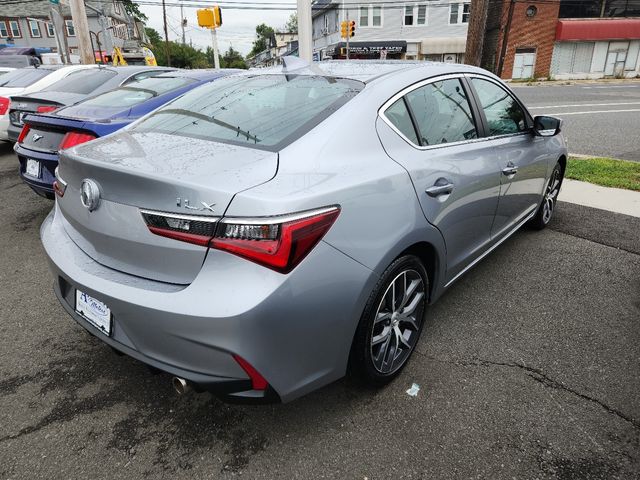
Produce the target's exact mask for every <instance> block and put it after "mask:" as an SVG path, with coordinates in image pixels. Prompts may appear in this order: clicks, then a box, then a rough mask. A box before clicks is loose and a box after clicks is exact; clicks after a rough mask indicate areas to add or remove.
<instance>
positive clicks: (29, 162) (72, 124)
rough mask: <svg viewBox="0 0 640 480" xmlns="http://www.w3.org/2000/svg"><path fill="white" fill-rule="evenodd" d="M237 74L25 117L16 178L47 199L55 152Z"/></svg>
mask: <svg viewBox="0 0 640 480" xmlns="http://www.w3.org/2000/svg"><path fill="white" fill-rule="evenodd" d="M237 71H238V70H231V69H229V70H183V71H179V70H178V71H173V72H167V73H163V74H160V75H157V76H154V77H149V78H144V79H141V80H139V81H134V82H130V83H127V84H126V85H124V86H121V87H119V88H116V89H115V90H111V91H109V92H105V93H102V94H100V95H97V96H95V97H92V98H89V99H86V100H83V101H81V102H79V103H76V104H75V105H71V106H68V107H64V108H61V109H59V110H56V111H54V112H48V113H46V114H29V115H27V116H25V119H24V123H25V126H24V128H23V130H22V132H21V133H20V137H19V138H18V142H17V143H16V145H15V151H16V153H17V154H18V159H19V160H20V177H21V178H22V179H23V180H24V182H25V183H26V184H27V185H29V186H30V187H31V188H32V189H33V190H34V191H35V192H36V193H37V194H39V195H42V196H44V197H47V198H53V181H54V180H55V178H54V175H55V169H56V167H57V166H58V152H59V151H60V150H63V149H65V148H69V147H72V146H74V145H78V144H80V143H84V142H88V141H89V140H93V139H94V138H97V137H103V136H105V135H108V134H110V133H113V132H115V131H116V130H119V129H121V128H122V127H125V126H126V125H128V124H130V123H131V122H133V121H134V120H136V119H138V118H139V117H141V116H143V115H145V114H147V113H149V112H151V111H153V110H155V109H156V108H158V107H160V106H161V105H164V104H165V103H167V102H169V101H170V100H173V99H174V98H176V97H178V96H180V95H182V94H183V93H185V92H187V91H189V90H191V89H193V88H196V87H198V86H200V85H203V84H205V83H208V82H210V81H212V80H215V79H217V78H220V77H223V76H226V75H229V74H232V73H235V72H237Z"/></svg>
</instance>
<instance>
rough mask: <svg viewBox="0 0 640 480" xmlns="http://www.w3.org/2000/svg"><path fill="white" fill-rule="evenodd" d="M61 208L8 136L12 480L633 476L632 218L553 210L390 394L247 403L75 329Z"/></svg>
mask: <svg viewBox="0 0 640 480" xmlns="http://www.w3.org/2000/svg"><path fill="white" fill-rule="evenodd" d="M51 206H52V203H51V202H50V201H47V200H44V199H41V198H39V197H37V196H36V195H35V194H33V193H32V192H31V191H30V190H29V189H28V188H27V187H25V186H24V185H23V184H22V182H21V181H20V179H19V178H18V176H17V167H16V160H15V158H14V156H13V152H12V151H11V149H10V148H9V146H8V145H6V144H4V145H0V211H1V212H2V213H1V215H0V218H1V219H2V221H3V228H2V229H0V251H1V252H2V254H1V256H0V288H1V289H2V302H1V303H0V425H2V428H1V429H0V478H3V479H5V478H6V479H12V478H46V479H52V478H94V479H97V478H110V479H116V478H143V477H144V478H220V477H222V478H226V477H230V476H240V475H242V476H243V477H246V478H358V479H363V478H368V479H377V478H391V477H395V478H492V479H501V478H509V479H510V478H519V479H521V478H531V479H533V478H539V479H542V478H557V479H616V478H620V479H623V478H638V476H639V475H640V402H639V401H638V392H639V391H640V376H639V375H638V372H639V371H640V342H639V339H640V323H639V319H640V240H638V232H639V231H640V219H638V218H633V217H626V216H623V215H617V214H611V213H605V212H602V211H598V210H593V209H588V208H586V207H579V206H575V205H571V204H566V203H561V204H560V205H559V209H558V216H557V217H556V218H555V220H554V224H553V227H552V228H551V229H547V230H546V231H542V232H533V231H527V230H524V231H521V232H519V233H517V234H516V235H515V236H514V237H513V238H512V239H510V240H508V241H507V242H506V243H505V244H504V245H503V246H502V247H501V248H499V249H498V250H497V251H496V252H495V253H493V254H492V255H491V256H490V257H489V258H488V259H486V260H485V261H484V262H482V263H481V264H480V265H478V266H477V267H476V268H475V269H473V270H472V271H471V272H470V273H469V274H468V275H466V276H465V277H464V278H463V279H462V280H460V281H459V282H458V283H457V284H456V285H455V286H454V287H452V288H451V289H450V291H449V292H448V293H447V294H446V295H445V296H444V297H443V298H442V299H441V300H440V301H439V302H438V304H437V305H435V306H433V307H431V308H430V309H429V310H428V317H427V324H426V328H425V330H424V332H423V335H422V339H421V341H420V344H419V345H418V350H417V352H416V354H415V355H414V356H413V358H412V360H411V361H410V363H409V365H408V366H407V368H406V369H405V370H404V372H403V374H402V375H401V376H400V378H399V379H398V380H396V381H395V382H394V383H392V384H391V385H389V386H388V387H387V388H385V389H383V390H380V391H372V390H368V389H363V388H361V387H359V386H358V385H356V384H354V383H353V382H352V381H348V380H342V381H339V382H337V383H335V384H333V385H330V386H328V387H326V388H324V389H321V390H319V391H317V392H315V393H313V394H311V395H308V396H306V397H303V398H301V399H299V400H297V401H295V402H293V403H290V404H285V405H269V406H236V405H227V404H224V403H221V402H220V401H218V400H217V399H215V398H213V397H211V396H210V395H209V394H201V395H190V396H187V397H182V398H181V397H177V396H176V394H175V393H174V391H173V389H172V387H171V385H170V379H169V377H168V376H166V375H164V374H158V375H154V374H152V373H151V372H150V371H149V370H148V369H147V368H146V367H145V366H144V365H142V364H140V363H138V362H136V361H133V360H131V359H129V358H127V357H122V356H117V355H116V354H115V353H114V352H113V351H112V350H111V349H110V348H108V347H107V346H105V345H104V344H102V343H101V342H100V341H98V340H97V339H95V338H93V337H91V336H89V335H88V334H86V333H85V332H84V330H83V329H81V328H80V327H79V326H78V325H76V324H75V323H74V322H73V320H72V319H71V318H70V317H69V316H68V315H67V314H66V313H65V312H64V311H63V309H62V308H61V307H60V306H59V304H58V301H57V300H56V299H55V296H54V294H53V292H52V288H51V278H50V274H49V270H48V268H47V265H46V260H45V256H44V253H43V250H42V248H41V245H40V240H39V236H38V229H39V226H40V224H41V222H42V220H43V219H44V218H45V216H46V215H47V213H48V212H49V210H50V209H51ZM300 320H301V321H304V319H300ZM412 383H416V384H418V385H419V386H420V391H419V393H418V395H417V396H416V397H412V396H409V395H407V393H406V390H407V389H408V388H409V387H410V386H411V385H412Z"/></svg>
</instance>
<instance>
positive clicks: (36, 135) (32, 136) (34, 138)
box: [31, 133, 42, 142]
mask: <svg viewBox="0 0 640 480" xmlns="http://www.w3.org/2000/svg"><path fill="white" fill-rule="evenodd" d="M41 138H42V135H38V134H37V133H34V134H33V135H31V141H32V142H37V141H38V140H40V139H41Z"/></svg>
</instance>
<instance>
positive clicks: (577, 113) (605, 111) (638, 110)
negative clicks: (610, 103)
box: [546, 108, 640, 117]
mask: <svg viewBox="0 0 640 480" xmlns="http://www.w3.org/2000/svg"><path fill="white" fill-rule="evenodd" d="M619 112H640V108H634V109H630V110H587V111H585V112H557V113H547V114H546V115H552V116H553V115H557V116H559V117H562V116H563V115H583V114H585V113H619Z"/></svg>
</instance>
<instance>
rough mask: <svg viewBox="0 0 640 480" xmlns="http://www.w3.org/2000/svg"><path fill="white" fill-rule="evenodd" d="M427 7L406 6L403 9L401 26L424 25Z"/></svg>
mask: <svg viewBox="0 0 640 480" xmlns="http://www.w3.org/2000/svg"><path fill="white" fill-rule="evenodd" d="M426 24H427V5H426V4H425V5H406V6H405V7H404V16H403V25H405V26H412V25H426Z"/></svg>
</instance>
